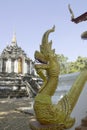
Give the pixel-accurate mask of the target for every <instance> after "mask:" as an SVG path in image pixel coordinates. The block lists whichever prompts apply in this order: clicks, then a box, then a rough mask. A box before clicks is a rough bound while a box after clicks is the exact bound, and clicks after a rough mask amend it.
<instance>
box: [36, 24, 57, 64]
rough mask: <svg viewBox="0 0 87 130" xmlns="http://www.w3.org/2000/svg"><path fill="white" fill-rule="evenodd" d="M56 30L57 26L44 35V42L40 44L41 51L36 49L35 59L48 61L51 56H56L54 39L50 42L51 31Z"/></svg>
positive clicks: (42, 61)
mask: <svg viewBox="0 0 87 130" xmlns="http://www.w3.org/2000/svg"><path fill="white" fill-rule="evenodd" d="M54 31H55V26H53V27H52V29H50V30H48V31H46V32H45V33H44V35H43V37H42V44H41V45H40V51H35V55H34V57H35V59H36V60H37V61H39V62H41V63H45V64H46V63H47V62H48V61H49V57H50V56H51V58H52V57H56V55H55V49H52V40H51V41H50V42H49V41H48V37H49V34H50V33H51V32H54Z"/></svg>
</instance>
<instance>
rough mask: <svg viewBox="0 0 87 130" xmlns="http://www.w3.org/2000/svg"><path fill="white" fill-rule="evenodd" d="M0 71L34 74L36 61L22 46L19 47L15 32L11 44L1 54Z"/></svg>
mask: <svg viewBox="0 0 87 130" xmlns="http://www.w3.org/2000/svg"><path fill="white" fill-rule="evenodd" d="M0 72H1V73H3V72H7V73H12V72H14V73H18V74H22V75H25V74H34V63H33V61H32V60H31V59H30V58H28V57H27V55H26V54H25V52H24V51H23V50H22V49H21V47H18V45H17V40H16V35H15V34H14V35H13V38H12V41H11V44H10V46H7V47H6V48H5V49H4V50H3V52H2V53H1V55H0Z"/></svg>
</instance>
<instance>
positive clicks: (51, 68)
mask: <svg viewBox="0 0 87 130" xmlns="http://www.w3.org/2000/svg"><path fill="white" fill-rule="evenodd" d="M54 31H55V27H53V28H52V29H50V30H48V31H47V32H45V33H44V35H43V38H42V44H41V45H40V51H35V59H36V60H37V61H38V63H40V64H35V69H36V71H37V73H38V74H39V76H40V77H41V78H42V79H43V81H44V82H43V86H42V87H41V89H40V90H39V92H38V94H37V96H36V97H35V101H34V111H35V115H36V119H37V121H38V122H39V123H40V124H41V125H54V126H55V125H59V126H58V127H55V128H54V129H53V130H63V129H67V128H71V127H72V126H73V125H74V123H75V118H72V117H71V116H70V115H71V112H72V110H73V108H74V107H75V105H76V103H77V100H78V98H79V96H80V93H81V92H82V89H83V87H84V84H85V82H86V80H87V70H83V71H82V72H81V73H80V74H79V76H78V77H77V79H76V81H75V82H74V84H73V85H72V87H71V89H70V90H69V92H67V94H66V95H65V96H64V97H63V98H62V99H61V100H60V101H58V103H57V104H53V103H52V100H51V98H52V96H53V95H54V93H55V90H56V88H57V86H58V77H59V73H60V66H59V63H58V58H57V55H56V54H55V50H54V49H52V41H50V42H49V41H48V36H49V34H50V33H51V32H54ZM44 71H45V73H44ZM34 130H35V129H34ZM36 130H47V129H45V128H43V129H36ZM49 130H50V129H49Z"/></svg>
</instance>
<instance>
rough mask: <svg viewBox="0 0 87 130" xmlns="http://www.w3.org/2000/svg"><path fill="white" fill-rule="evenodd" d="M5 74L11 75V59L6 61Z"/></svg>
mask: <svg viewBox="0 0 87 130" xmlns="http://www.w3.org/2000/svg"><path fill="white" fill-rule="evenodd" d="M6 72H8V73H11V59H8V60H7V61H6Z"/></svg>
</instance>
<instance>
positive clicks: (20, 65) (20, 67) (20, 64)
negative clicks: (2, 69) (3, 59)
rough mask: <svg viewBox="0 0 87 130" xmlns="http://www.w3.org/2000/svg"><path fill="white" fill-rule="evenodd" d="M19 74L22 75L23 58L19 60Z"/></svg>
mask: <svg viewBox="0 0 87 130" xmlns="http://www.w3.org/2000/svg"><path fill="white" fill-rule="evenodd" d="M18 73H19V74H22V58H21V57H19V58H18Z"/></svg>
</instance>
